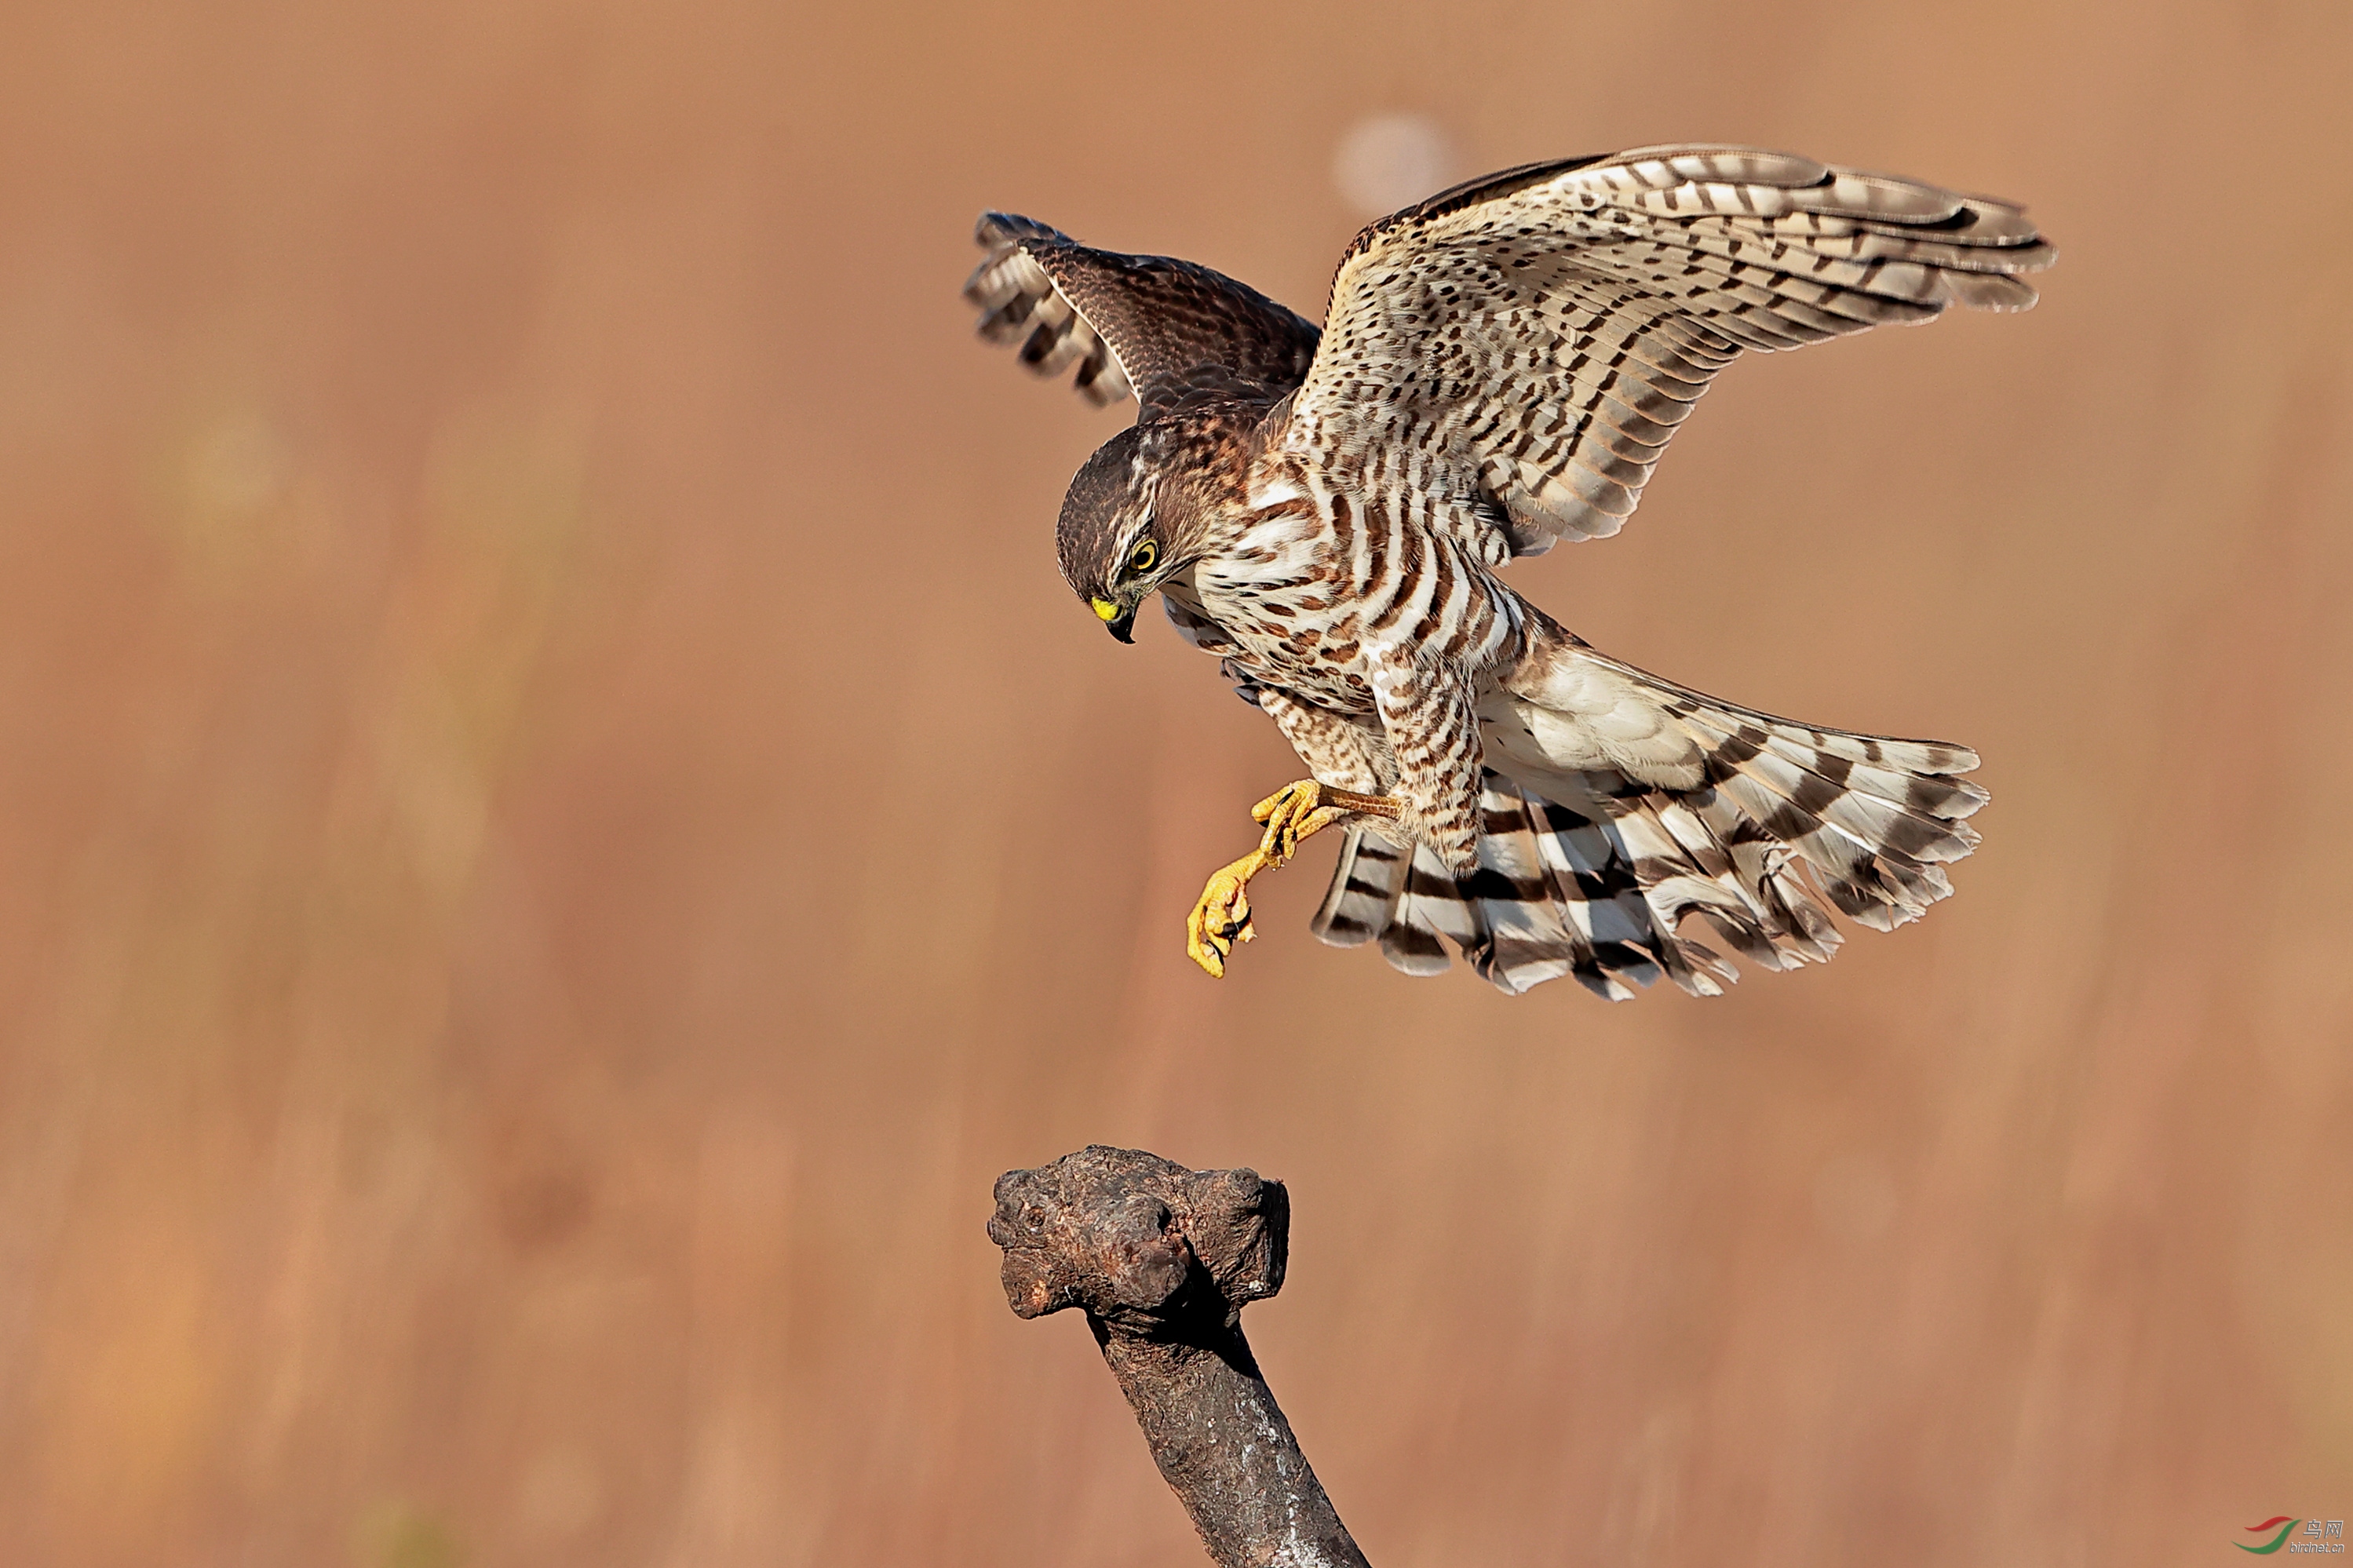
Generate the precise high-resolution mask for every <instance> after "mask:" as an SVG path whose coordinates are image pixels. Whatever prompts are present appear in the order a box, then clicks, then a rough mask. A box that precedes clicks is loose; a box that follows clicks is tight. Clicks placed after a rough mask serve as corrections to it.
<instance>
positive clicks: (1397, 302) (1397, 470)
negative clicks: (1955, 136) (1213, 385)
mask: <svg viewBox="0 0 2353 1568" xmlns="http://www.w3.org/2000/svg"><path fill="white" fill-rule="evenodd" d="M2051 259H2052V249H2051V247H2050V246H2049V245H2047V244H2046V243H2044V241H2043V240H2042V237H2040V236H2039V235H2038V234H2036V232H2035V229H2034V226H2033V225H2032V224H2031V223H2030V222H2028V221H2027V218H2026V216H2025V215H2024V214H2023V213H2022V212H2021V210H2020V209H2019V208H2017V207H2014V206H2010V205H2006V204H2004V203H2001V202H1997V201H1989V200H1987V199H1984V198H1982V197H1977V196H1959V195H1953V194H1952V193H1951V192H1948V191H1941V190H1938V189H1936V187H1935V186H1933V185H1923V184H1915V183H1914V182H1912V181H1909V180H1899V179H1893V178H1890V177H1888V176H1885V175H1881V174H1858V173H1856V172H1855V171H1853V170H1851V169H1841V168H1837V167H1835V166H1832V165H1831V164H1827V163H1815V162H1814V161H1813V160H1811V159H1809V158H1799V157H1795V156H1792V155H1790V154H1788V153H1764V152H1757V151H1754V150H1751V149H1746V148H1739V147H1704V146H1694V147H1646V148H1641V149H1638V150H1636V151H1634V152H1630V153H1618V154H1615V155H1611V156H1605V157H1600V158H1585V159H1576V160H1570V161H1567V162H1562V163H1532V164H1529V165H1526V166H1525V167H1523V168H1518V169H1511V170H1506V171H1504V173H1502V174H1490V175H1488V176H1486V177H1485V178H1484V179H1480V180H1473V181H1472V182H1470V183H1469V184H1462V185H1458V186H1456V187H1455V188H1454V189H1452V190H1451V191H1447V192H1444V193H1442V194H1440V195H1436V196H1432V197H1431V198H1430V200H1428V201H1426V202H1423V203H1422V204H1421V205H1419V206H1414V207H1409V208H1407V209H1406V210H1405V211H1404V212H1401V213H1398V214H1397V215H1395V216H1391V217H1388V218H1384V219H1382V220H1381V221H1380V222H1378V223H1377V224H1374V225H1373V226H1371V227H1369V228H1367V229H1366V230H1365V232H1364V233H1362V234H1361V235H1359V236H1357V237H1356V243H1355V244H1354V245H1352V246H1351V247H1349V249H1348V253H1347V254H1346V256H1345V257H1344V258H1342V259H1341V262H1340V269H1339V273H1338V276H1337V277H1336V278H1335V279H1334V280H1333V285H1332V306H1331V310H1330V313H1329V315H1328V316H1327V317H1326V319H1325V321H1324V344H1323V348H1322V349H1321V351H1320V352H1319V353H1318V354H1317V356H1316V360H1315V363H1314V368H1313V369H1312V370H1311V371H1310V372H1309V373H1308V377H1307V382H1306V384H1305V385H1304V386H1303V388H1302V389H1301V390H1300V392H1299V394H1298V397H1297V400H1296V403H1295V405H1294V408H1293V416H1292V424H1291V426H1290V434H1289V437H1288V439H1289V440H1290V441H1292V442H1293V444H1295V445H1300V446H1301V447H1303V449H1304V450H1306V451H1308V452H1310V453H1311V454H1313V455H1314V456H1315V457H1316V458H1318V459H1319V460H1322V461H1324V462H1333V461H1341V462H1346V461H1349V460H1350V459H1351V458H1356V459H1359V460H1361V459H1362V458H1366V457H1369V455H1370V454H1371V453H1372V452H1373V451H1374V450H1376V449H1378V448H1386V449H1388V451H1390V452H1393V453H1394V452H1404V453H1408V454H1411V455H1412V456H1413V458H1414V459H1416V460H1414V461H1409V462H1408V463H1404V464H1396V463H1392V464H1390V465H1388V468H1387V472H1388V473H1389V474H1391V475H1396V476H1398V478H1400V479H1411V480H1412V481H1413V482H1415V483H1416V484H1418V485H1419V487H1420V488H1423V489H1430V488H1432V487H1435V488H1437V489H1440V490H1446V489H1451V490H1452V491H1453V492H1454V493H1457V494H1461V495H1465V496H1468V495H1472V494H1476V495H1478V496H1480V497H1481V498H1482V500H1485V501H1486V502H1489V503H1491V504H1492V505H1493V508H1494V509H1496V511H1497V512H1498V513H1500V516H1499V518H1498V521H1500V522H1501V524H1502V527H1503V531H1504V535H1505V538H1506V541H1507V542H1509V544H1510V546H1511V549H1512V552H1513V553H1514V554H1515V555H1528V554H1535V553H1537V552H1541V551H1544V550H1546V549H1549V548H1550V547H1551V545H1552V544H1553V542H1555V541H1556V540H1558V539H1596V538H1600V537H1603V536H1605V535H1608V534H1612V533H1615V532H1617V531H1618V529H1619V527H1620V524H1622V523H1623V522H1624V521H1625V520H1626V518H1627V516H1628V515H1629V514H1630V513H1631V512H1632V511H1633V510H1634V503H1635V502H1636V501H1637V500H1639V499H1640V498H1641V493H1642V486H1643V484H1644V482H1645V481H1647V480H1648V479H1649V478H1650V476H1651V466H1652V465H1653V464H1655V463H1656V462H1657V461H1658V460H1659V454H1660V453H1661V452H1662V451H1663V450H1664V449H1665V447H1666V444H1667V439H1668V437H1671V436H1672V435H1673V434H1674V433H1675V428H1676V426H1679V425H1681V424H1682V423H1683V416H1685V415H1687V414H1689V413H1690V412H1691V409H1692V405H1693V404H1694V403H1695V402H1696V401H1697V400H1698V398H1699V395H1700V394H1701V393H1703V392H1704V391H1706V390H1707V385H1708V383H1709V381H1710V380H1711V379H1712V378H1713V377H1714V376H1715V373H1716V372H1717V371H1719V370H1722V369H1723V368H1724V367H1725V365H1727V364H1729V363H1732V361H1733V360H1734V359H1736V358H1737V357H1738V356H1739V354H1740V353H1741V351H1742V350H1744V349H1754V350H1757V351H1758V352H1760V353H1764V352H1769V351H1771V350H1775V349H1791V348H1798V347H1799V346H1801V345H1803V344H1806V343H1810V342H1819V341H1820V340H1821V339H1824V338H1831V337H1838V336H1841V335H1842V334H1845V333H1848V332H1859V331H1862V330H1863V329H1865V328H1867V327H1874V326H1877V325H1879V324H1880V323H1881V322H1883V321H1928V320H1931V319H1933V318H1934V317H1936V316H1937V315H1939V314H1941V313H1942V312H1943V311H1944V310H1946V308H1947V307H1948V306H1951V305H1956V304H1958V305H1963V306H1967V307H1969V308H1971V309H1976V310H2024V309H2026V308H2027V307H2028V306H2030V305H2031V304H2033V303H2034V290H2033V289H2031V288H2030V287H2028V285H2027V284H2026V282H2025V281H2024V280H2023V279H2021V277H2020V276H2019V274H2021V273H2024V272H2031V271H2034V270H2036V269H2037V268H2042V267H2046V266H2048V265H2049V264H2050V262H2051ZM1422 454H1428V458H1427V459H1423V458H1422ZM1433 464H1434V466H1435V470H1436V471H1429V470H1430V466H1431V465H1433ZM1413 468H1422V469H1423V470H1424V471H1422V472H1419V473H1412V472H1410V470H1411V469H1413Z"/></svg>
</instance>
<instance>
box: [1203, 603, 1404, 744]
mask: <svg viewBox="0 0 2353 1568" xmlns="http://www.w3.org/2000/svg"><path fill="white" fill-rule="evenodd" d="M1218 625H1219V627H1220V629H1222V630H1223V631H1224V632H1225V634H1226V636H1227V637H1228V638H1229V639H1230V641H1231V643H1232V645H1233V646H1232V649H1231V650H1230V651H1229V653H1228V655H1227V657H1228V658H1231V659H1232V660H1233V662H1234V663H1236V664H1238V665H1240V667H1241V668H1243V669H1245V670H1247V671H1248V672H1249V673H1250V675H1251V676H1252V677H1253V678H1254V679H1257V680H1259V681H1260V682H1261V683H1262V684H1264V685H1267V686H1272V687H1278V688H1280V689H1282V690H1285V691H1288V692H1290V693H1292V694H1293V696H1296V697H1299V698H1301V699H1303V700H1306V701H1309V702H1313V703H1314V705H1315V706H1317V707H1319V708H1323V709H1325V710H1329V711H1332V712H1335V713H1345V714H1349V715H1352V716H1355V717H1359V718H1368V717H1370V716H1371V715H1372V714H1373V713H1374V711H1375V708H1374V705H1373V689H1372V687H1371V686H1370V685H1369V684H1367V683H1366V680H1365V679H1364V677H1363V676H1362V675H1361V674H1359V673H1358V672H1357V671H1356V669H1355V668H1352V667H1351V665H1350V664H1349V663H1344V662H1342V661H1340V660H1337V659H1335V658H1331V657H1330V656H1329V655H1327V654H1325V653H1324V652H1322V651H1321V649H1320V647H1319V644H1320V642H1321V640H1322V639H1321V637H1320V636H1319V635H1318V634H1317V633H1316V632H1315V631H1314V630H1313V629H1312V628H1309V629H1295V627H1294V624H1293V623H1290V622H1283V621H1281V620H1280V619H1278V618H1276V617H1272V616H1265V615H1263V614H1258V615H1251V614H1247V613H1246V614H1243V615H1239V616H1234V617H1233V618H1232V619H1225V618H1222V617H1220V618H1219V621H1218Z"/></svg>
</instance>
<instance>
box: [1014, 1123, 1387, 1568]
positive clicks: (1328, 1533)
mask: <svg viewBox="0 0 2353 1568" xmlns="http://www.w3.org/2000/svg"><path fill="white" fill-rule="evenodd" d="M1290 1231H1291V1199H1290V1196H1289V1194H1286V1193H1285V1192H1284V1191H1283V1187H1282V1183H1281V1182H1270V1181H1267V1180H1265V1179H1264V1178H1262V1177H1261V1176H1260V1175H1259V1173H1257V1172H1255V1171H1248V1170H1242V1171H1188V1170H1187V1169H1185V1167H1183V1166H1182V1165H1178V1164H1174V1163H1170V1162H1169V1161H1166V1160H1164V1159H1162V1158H1160V1157H1159V1156H1158V1155H1156V1154H1147V1153H1145V1152H1142V1151H1141V1150H1136V1149H1111V1148H1106V1147H1104V1146H1103V1145H1101V1144H1097V1145H1095V1146H1093V1147H1092V1148H1087V1149H1082V1150H1080V1151H1079V1152H1077V1153H1075V1154H1065V1155H1063V1156H1062V1157H1061V1158H1060V1159H1059V1160H1057V1161H1055V1162H1054V1163H1052V1164H1050V1165H1048V1166H1046V1167H1044V1168H1043V1169H1041V1170H1036V1171H1008V1172H1007V1173H1005V1174H1004V1175H1002V1176H1000V1177H998V1178H997V1214H996V1216H995V1217H994V1218H992V1219H991V1220H990V1221H989V1222H988V1237H989V1239H990V1240H991V1241H994V1242H995V1243H997V1246H999V1247H1003V1248H1004V1249H1005V1297H1006V1300H1008V1302H1010V1303H1011V1304H1012V1307H1013V1310H1014V1312H1015V1313H1016V1314H1017V1315H1018V1316H1020V1317H1024V1318H1036V1317H1040V1316H1043V1315H1044V1314H1046V1313H1048V1312H1059V1311H1060V1310H1062V1309H1063V1308H1065V1307H1077V1308H1080V1309H1081V1310H1083V1311H1084V1312H1085V1313H1086V1315H1087V1326H1088V1327H1089V1328H1091V1329H1092V1330H1093V1331H1094V1336H1095V1343H1096V1344H1097V1345H1099V1346H1101V1347H1102V1349H1103V1360H1104V1362H1105V1363H1107V1364H1109V1366H1110V1367H1111V1370H1112V1374H1113V1376H1115V1377H1117V1378H1118V1379H1119V1385H1120V1387H1121V1389H1122V1390H1123V1391H1124V1392H1125V1394H1127V1403H1128V1405H1129V1406H1130V1407H1131V1408H1133V1409H1134V1412H1135V1419H1136V1422H1137V1424H1138V1425H1139V1426H1142V1427H1143V1428H1144V1437H1145V1442H1147V1443H1149V1444H1150V1445H1151V1447H1152V1458H1153V1459H1154V1461H1155V1463H1157V1464H1158V1465H1159V1467H1160V1474H1161V1475H1162V1477H1163V1478H1164V1479H1166V1481H1167V1482H1168V1485H1169V1487H1170V1488H1171V1489H1173V1490H1174V1491H1175V1492H1176V1496H1177V1498H1178V1500H1180V1501H1182V1502H1183V1503H1184V1505H1185V1511H1186V1512H1187V1513H1188V1514H1190V1515H1191V1516H1192V1519H1193V1528H1194V1529H1196V1530H1198V1531H1200V1533H1201V1543H1202V1544H1203V1545H1204V1546H1206V1547H1208V1552H1209V1556H1210V1557H1211V1558H1212V1559H1213V1560H1215V1561H1216V1562H1217V1563H1219V1565H1220V1568H1274V1565H1277V1564H1280V1565H1281V1568H1368V1565H1367V1564H1366V1562H1365V1555H1364V1553H1363V1552H1359V1551H1357V1550H1356V1542H1355V1541H1354V1540H1352V1539H1350V1537H1349V1535H1348V1531H1347V1527H1346V1526H1345V1525H1343V1524H1342V1523H1341V1522H1340V1516H1339V1515H1338V1514H1337V1513H1336V1512H1335V1511H1334V1510H1333V1508H1332V1501H1331V1500H1330V1499H1329V1498H1327V1497H1325V1496H1324V1488H1323V1485H1322V1483H1320V1482H1319V1481H1317V1480H1316V1479H1315V1472H1314V1470H1312V1469H1310V1468H1308V1464H1307V1458H1306V1456H1304V1455H1303V1454H1302V1453H1301V1452H1300V1451H1299V1442H1298V1439H1297V1438H1295V1437H1293V1436H1292V1435H1291V1424H1290V1423H1289V1422H1287V1421H1285V1420H1284V1419H1283V1418H1282V1410H1281V1408H1280V1407H1278V1406H1277V1405H1276V1404H1275V1402H1274V1394H1273V1393H1272V1392H1271V1390H1269V1389H1268V1387H1267V1386H1266V1379H1265V1378H1264V1377H1262V1376H1261V1375H1260V1373H1259V1370H1258V1363H1257V1361H1256V1360H1255V1359H1253V1358H1252V1357H1251V1355H1250V1344H1249V1342H1247V1341H1246V1340H1244V1339H1243V1338H1242V1331H1241V1310H1242V1308H1243V1306H1244V1305H1245V1304H1247V1303H1249V1302H1251V1301H1257V1300H1263V1299H1264V1298H1266V1297H1269V1296H1271V1295H1273V1294H1274V1293H1275V1292H1276V1291H1277V1290H1279V1289H1282V1269H1283V1262H1284V1258H1285V1255H1286V1253H1287V1251H1288V1248H1289V1244H1290Z"/></svg>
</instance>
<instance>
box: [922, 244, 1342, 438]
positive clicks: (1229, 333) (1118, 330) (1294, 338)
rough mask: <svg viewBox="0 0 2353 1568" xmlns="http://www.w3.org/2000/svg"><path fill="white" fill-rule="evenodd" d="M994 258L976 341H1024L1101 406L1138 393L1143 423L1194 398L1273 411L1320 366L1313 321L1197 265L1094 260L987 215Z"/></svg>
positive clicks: (1041, 369)
mask: <svg viewBox="0 0 2353 1568" xmlns="http://www.w3.org/2000/svg"><path fill="white" fill-rule="evenodd" d="M973 237H974V238H975V239H976V240H977V241H978V242H979V244H980V245H981V247H983V248H984V249H985V250H986V251H987V256H986V257H985V258H983V259H982V261H981V263H980V265H979V267H977V268H975V269H974V271H973V274H972V277H971V279H969V280H968V281H966V283H965V290H964V293H965V300H966V301H968V302H969V303H970V304H971V305H972V306H973V307H974V308H975V309H976V310H979V311H980V335H981V336H982V337H984V338H986V339H987V340H988V341H989V342H998V343H1018V344H1019V345H1020V348H1021V362H1022V363H1024V364H1026V365H1028V366H1029V368H1030V369H1031V370H1033V371H1035V372H1036V373H1037V374H1039V375H1043V376H1057V375H1060V374H1062V373H1063V372H1065V371H1071V373H1072V374H1071V380H1072V383H1073V384H1074V385H1075V386H1076V387H1077V388H1078V390H1079V392H1080V393H1081V394H1082V395H1084V396H1085V397H1086V398H1087V400H1088V401H1089V402H1091V403H1093V404H1094V405H1096V406H1098V407H1104V406H1108V405H1111V404H1113V403H1116V402H1118V401H1120V400H1121V399H1122V398H1124V397H1128V396H1130V395H1133V396H1134V397H1135V398H1136V399H1137V400H1138V401H1139V402H1140V403H1141V404H1142V405H1143V407H1144V409H1145V411H1146V412H1147V413H1151V412H1158V411H1161V410H1164V409H1165V408H1166V407H1168V406H1170V405H1174V404H1175V403H1176V402H1177V401H1179V400H1180V399H1182V398H1183V397H1184V395H1186V394H1187V393H1188V392H1196V391H1208V392H1216V393H1219V394H1222V395H1242V396H1246V397H1254V398H1258V399H1261V400H1264V401H1271V400H1273V399H1274V398H1277V397H1280V396H1282V395H1283V394H1284V393H1286V392H1289V391H1290V390H1291V389H1292V388H1293V387H1295V386H1297V385H1298V384H1299V383H1300V381H1301V379H1302V378H1303V376H1304V375H1305V374H1306V373H1307V367H1308V364H1309V363H1310V362H1311V361H1312V360H1313V359H1314V354H1315V343H1316V338H1317V333H1316V330H1315V327H1314V324H1313V323H1311V322H1309V321H1305V320H1303V319H1302V318H1301V317H1299V316H1297V315H1295V314H1293V312H1292V311H1290V310H1285V309H1283V308H1282V306H1281V305H1278V304H1276V303H1275V302H1274V301H1273V300H1270V299H1268V298H1267V297H1266V296H1265V295H1263V294H1261V293H1260V292H1259V291H1258V290H1257V289H1252V288H1250V287H1249V286H1248V285H1246V284H1242V283H1238V282H1236V281H1235V280H1234V279H1230V278H1228V277H1227V276H1225V275H1224V274H1223V273H1220V272H1213V271H1211V270H1210V269H1209V268H1206V267H1199V266H1196V265H1195V264H1194V263H1192V262H1189V261H1177V260H1175V259H1173V258H1168V257H1165V256H1122V255H1118V254H1116V253H1114V252H1112V251H1108V250H1095V249H1092V248H1091V247H1087V246H1083V245H1081V244H1079V243H1078V242H1077V241H1075V240H1073V239H1071V237H1069V236H1067V235H1065V234H1062V233H1060V231H1058V230H1055V229H1052V228H1049V227H1048V226H1046V225H1044V224H1042V223H1039V222H1037V221H1036V220H1035V219H1032V218H1026V217H1018V216H1014V215H1012V214H1009V213H983V214H982V215H981V216H980V222H979V225H978V226H977V227H976V229H975V230H974V235H973Z"/></svg>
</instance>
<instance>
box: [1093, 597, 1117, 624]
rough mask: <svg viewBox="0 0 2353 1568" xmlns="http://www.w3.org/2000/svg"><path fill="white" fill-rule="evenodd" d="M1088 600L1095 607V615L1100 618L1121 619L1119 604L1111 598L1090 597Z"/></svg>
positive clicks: (1108, 619) (1107, 619)
mask: <svg viewBox="0 0 2353 1568" xmlns="http://www.w3.org/2000/svg"><path fill="white" fill-rule="evenodd" d="M1087 602H1088V603H1089V604H1091V605H1093V606H1094V607H1095V615H1096V616H1097V617H1098V618H1100V619H1103V620H1106V621H1115V620H1117V619H1119V606H1118V605H1114V604H1113V603H1112V602H1111V601H1110V600H1109V599H1090V600H1088V601H1087Z"/></svg>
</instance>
